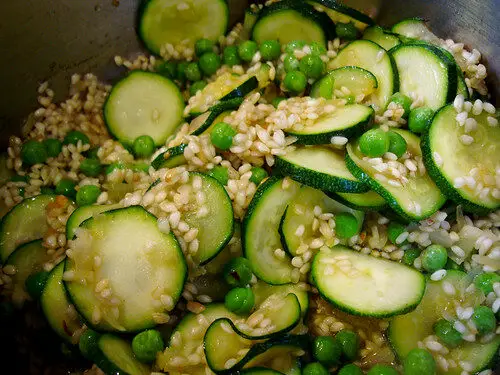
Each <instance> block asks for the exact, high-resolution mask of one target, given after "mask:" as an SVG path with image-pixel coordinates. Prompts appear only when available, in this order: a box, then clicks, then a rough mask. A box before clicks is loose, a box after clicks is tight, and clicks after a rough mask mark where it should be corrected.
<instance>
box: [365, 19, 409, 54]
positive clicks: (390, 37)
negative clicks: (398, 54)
mask: <svg viewBox="0 0 500 375" xmlns="http://www.w3.org/2000/svg"><path fill="white" fill-rule="evenodd" d="M363 39H366V40H371V41H372V42H374V43H377V44H378V45H379V46H381V47H382V48H384V49H385V50H387V51H389V50H390V49H391V48H393V47H396V46H397V45H399V44H401V40H399V38H398V36H397V34H394V33H392V32H390V31H387V30H384V29H383V28H381V27H380V26H376V25H374V26H370V27H368V28H367V29H366V30H365V32H364V33H363Z"/></svg>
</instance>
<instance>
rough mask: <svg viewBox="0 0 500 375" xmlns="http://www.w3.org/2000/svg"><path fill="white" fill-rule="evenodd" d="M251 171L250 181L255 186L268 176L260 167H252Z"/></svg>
mask: <svg viewBox="0 0 500 375" xmlns="http://www.w3.org/2000/svg"><path fill="white" fill-rule="evenodd" d="M251 171H252V176H250V181H252V182H253V183H254V184H255V185H257V186H258V185H259V184H260V183H261V182H262V180H264V179H265V178H267V176H268V174H267V171H266V170H265V169H264V168H261V167H253V168H252V169H251Z"/></svg>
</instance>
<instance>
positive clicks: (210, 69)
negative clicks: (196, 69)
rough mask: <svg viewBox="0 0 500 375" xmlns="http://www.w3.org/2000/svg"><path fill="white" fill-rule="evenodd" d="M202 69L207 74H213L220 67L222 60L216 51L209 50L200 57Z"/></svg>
mask: <svg viewBox="0 0 500 375" xmlns="http://www.w3.org/2000/svg"><path fill="white" fill-rule="evenodd" d="M199 64H200V69H201V71H202V72H203V73H204V74H205V75H206V76H211V75H213V74H215V72H216V71H217V70H218V69H219V68H220V65H221V61H220V57H219V55H218V54H216V53H215V52H207V53H205V54H203V55H202V56H201V57H200V62H199Z"/></svg>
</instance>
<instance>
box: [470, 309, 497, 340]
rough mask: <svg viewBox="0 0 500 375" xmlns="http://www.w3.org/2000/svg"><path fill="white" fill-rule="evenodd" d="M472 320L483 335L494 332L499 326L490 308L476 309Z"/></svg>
mask: <svg viewBox="0 0 500 375" xmlns="http://www.w3.org/2000/svg"><path fill="white" fill-rule="evenodd" d="M471 320H472V322H473V323H474V325H475V326H476V328H477V330H478V332H479V333H480V334H481V335H484V334H486V333H490V332H493V331H494V330H495V327H496V324H497V320H496V318H495V314H494V313H493V311H492V310H491V309H490V308H489V307H488V306H479V307H476V308H475V309H474V314H472V318H471Z"/></svg>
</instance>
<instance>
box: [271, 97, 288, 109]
mask: <svg viewBox="0 0 500 375" xmlns="http://www.w3.org/2000/svg"><path fill="white" fill-rule="evenodd" d="M283 100H286V98H285V97H283V96H277V97H276V98H274V99H273V101H272V105H273V106H274V108H278V106H279V104H280V103H281V102H282V101H283Z"/></svg>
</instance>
